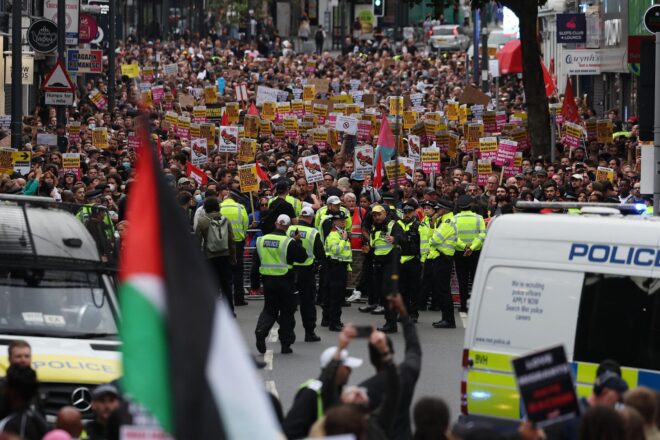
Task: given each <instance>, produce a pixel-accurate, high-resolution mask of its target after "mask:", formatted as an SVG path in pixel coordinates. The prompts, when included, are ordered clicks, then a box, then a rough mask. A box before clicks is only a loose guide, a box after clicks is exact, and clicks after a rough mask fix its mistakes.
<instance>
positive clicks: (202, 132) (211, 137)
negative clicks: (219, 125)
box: [199, 124, 215, 147]
mask: <svg viewBox="0 0 660 440" xmlns="http://www.w3.org/2000/svg"><path fill="white" fill-rule="evenodd" d="M199 136H200V137H203V138H206V142H207V144H208V146H209V147H214V146H215V125H214V124H200V125H199Z"/></svg>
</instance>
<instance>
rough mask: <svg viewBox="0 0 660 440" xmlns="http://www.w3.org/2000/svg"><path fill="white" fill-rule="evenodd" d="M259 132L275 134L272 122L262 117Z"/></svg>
mask: <svg viewBox="0 0 660 440" xmlns="http://www.w3.org/2000/svg"><path fill="white" fill-rule="evenodd" d="M259 133H261V135H262V136H263V135H267V134H273V129H272V124H271V122H270V121H267V120H265V119H261V120H260V121H259Z"/></svg>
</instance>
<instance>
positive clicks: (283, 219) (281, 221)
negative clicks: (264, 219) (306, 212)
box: [275, 214, 291, 226]
mask: <svg viewBox="0 0 660 440" xmlns="http://www.w3.org/2000/svg"><path fill="white" fill-rule="evenodd" d="M275 223H277V224H278V225H282V226H289V225H290V224H291V217H289V216H288V215H286V214H280V216H279V217H277V221H276V222H275Z"/></svg>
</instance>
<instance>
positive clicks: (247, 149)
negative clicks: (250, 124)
mask: <svg viewBox="0 0 660 440" xmlns="http://www.w3.org/2000/svg"><path fill="white" fill-rule="evenodd" d="M256 155H257V141H256V140H255V139H248V138H242V139H241V140H240V142H239V143H238V161H239V162H253V161H254V158H255V156H256Z"/></svg>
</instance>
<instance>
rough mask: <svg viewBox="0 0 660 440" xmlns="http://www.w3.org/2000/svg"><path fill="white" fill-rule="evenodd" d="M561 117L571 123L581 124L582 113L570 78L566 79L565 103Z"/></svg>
mask: <svg viewBox="0 0 660 440" xmlns="http://www.w3.org/2000/svg"><path fill="white" fill-rule="evenodd" d="M561 115H562V116H563V117H564V120H565V121H570V122H573V123H575V124H579V123H580V112H579V111H578V107H577V104H576V103H575V96H574V95H573V86H571V79H570V78H567V79H566V91H565V92H564V101H563V102H562V104H561Z"/></svg>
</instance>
